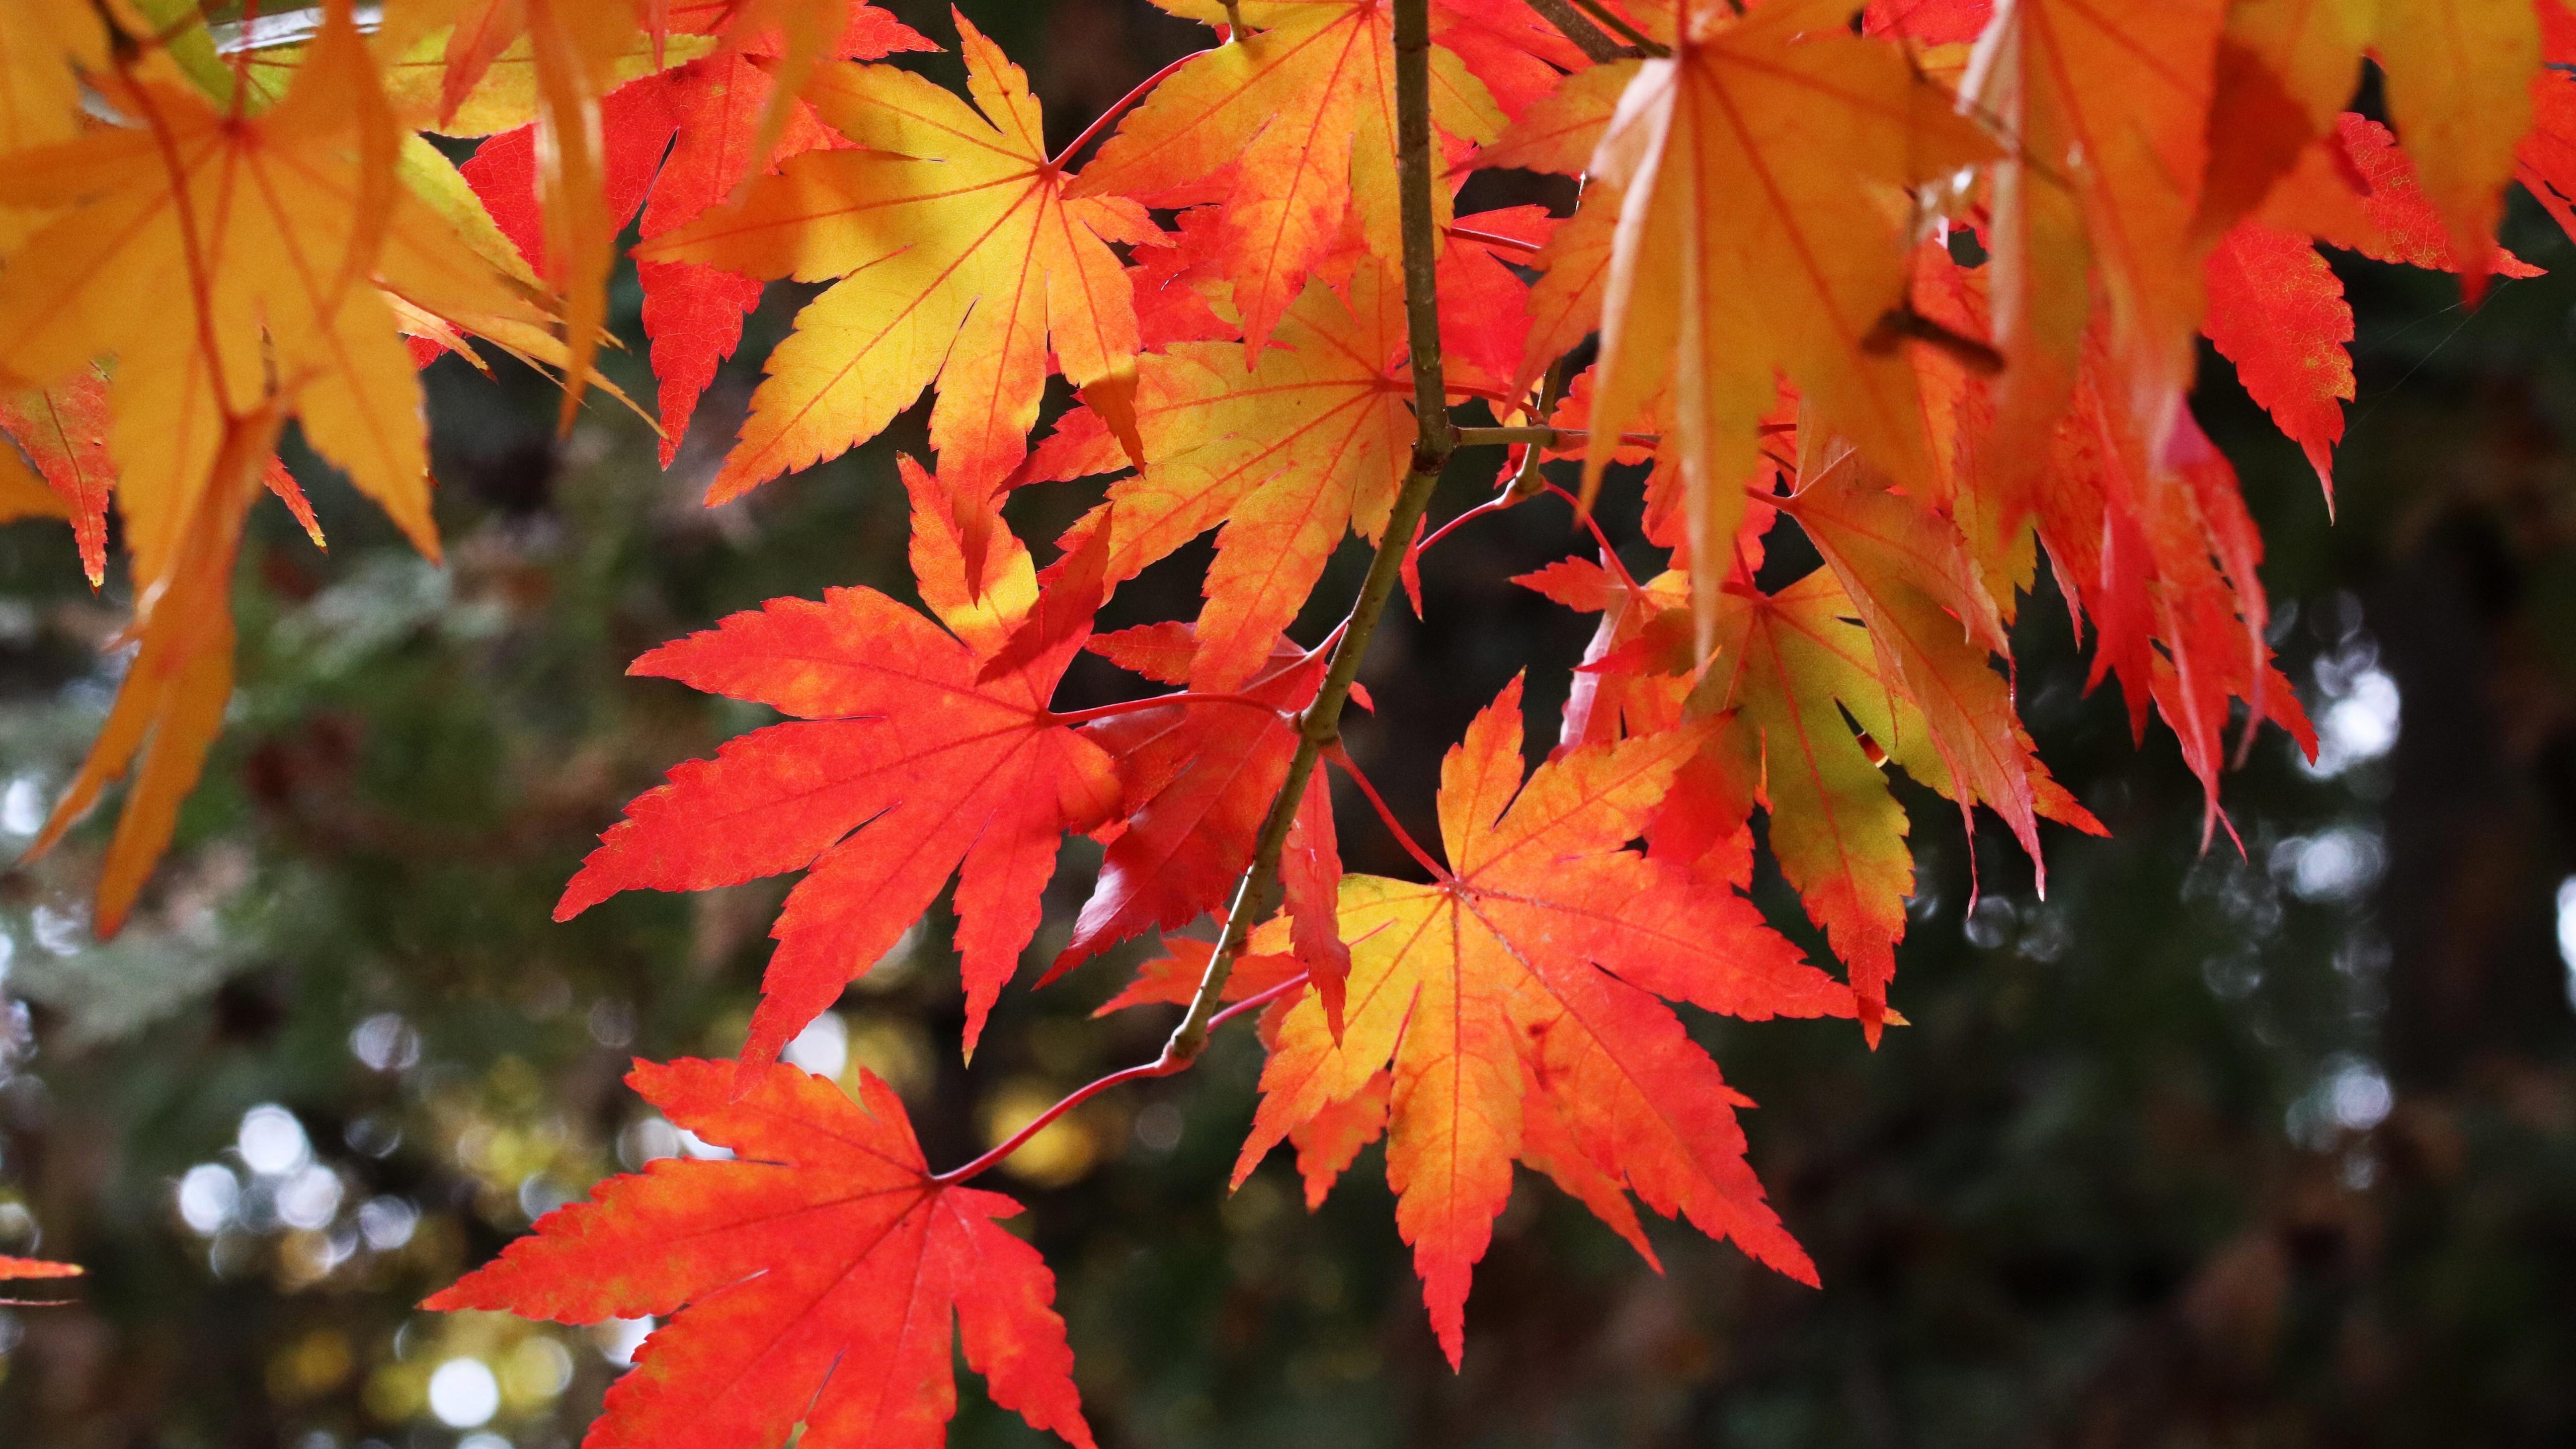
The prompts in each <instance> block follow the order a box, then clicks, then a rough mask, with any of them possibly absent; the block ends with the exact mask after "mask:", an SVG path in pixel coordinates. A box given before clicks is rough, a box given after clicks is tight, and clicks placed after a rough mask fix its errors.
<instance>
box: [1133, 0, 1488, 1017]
mask: <svg viewBox="0 0 2576 1449" xmlns="http://www.w3.org/2000/svg"><path fill="white" fill-rule="evenodd" d="M1395 113H1396V134H1395V149H1396V175H1397V182H1398V189H1399V200H1400V202H1401V205H1402V218H1403V227H1404V314H1405V331H1406V334H1407V337H1408V340H1409V342H1410V344H1411V349H1412V372H1413V415H1414V443H1413V465H1412V468H1411V470H1410V471H1409V472H1407V473H1406V475H1405V479H1404V487H1403V489H1402V490H1401V491H1400V492H1398V493H1397V494H1396V499H1395V508H1394V511H1393V512H1391V513H1390V514H1389V515H1388V516H1387V521H1386V528H1385V531H1384V532H1383V533H1381V534H1380V535H1379V536H1378V546H1377V556H1376V557H1375V558H1373V559H1371V560H1370V561H1369V571H1368V578H1367V580H1366V581H1365V582H1364V583H1362V584H1361V585H1360V595H1359V598H1358V600H1357V601H1356V602H1354V603H1353V604H1352V605H1351V613H1350V618H1349V620H1348V621H1347V622H1346V623H1345V624H1344V626H1343V629H1342V637H1341V642H1340V643H1339V644H1338V645H1337V646H1336V647H1335V648H1334V650H1333V662H1332V664H1331V665H1330V666H1329V667H1328V668H1327V669H1326V670H1325V672H1324V683H1323V686H1322V688H1320V689H1318V690H1317V691H1316V693H1315V701H1314V703H1312V704H1310V705H1308V706H1307V707H1306V710H1305V712H1304V713H1303V714H1301V715H1299V716H1298V719H1297V753H1296V754H1295V755H1294V756H1293V757H1291V758H1290V760H1289V761H1288V777H1287V778H1286V779H1284V780H1282V781H1281V782H1280V784H1279V793H1278V794H1277V795H1276V796H1274V797H1273V798H1272V799H1271V801H1270V813H1269V815H1268V816H1267V817H1266V818H1265V819H1263V821H1262V822H1261V833H1260V835H1259V836H1257V837H1255V839H1254V842H1253V850H1252V864H1251V865H1250V866H1249V867H1247V868H1246V869H1245V870H1244V873H1243V879H1242V881H1241V882H1240V883H1239V884H1238V885H1237V886H1236V887H1235V892H1234V901H1233V903H1232V905H1231V906H1230V907H1229V908H1228V910H1227V912H1226V918H1225V934H1224V936H1223V937H1221V938H1219V940H1218V942H1217V948H1216V950H1215V951H1214V952H1212V953H1211V954H1210V955H1209V957H1208V966H1207V974H1206V975H1205V976H1203V977H1201V978H1200V979H1199V989H1198V994H1197V995H1196V996H1194V997H1193V998H1191V1001H1190V1009H1189V1014H1188V1015H1186V1016H1184V1017H1182V1018H1181V1024H1180V1025H1179V1026H1178V1027H1176V1028H1174V1029H1173V1032H1172V1039H1171V1040H1170V1041H1169V1042H1168V1043H1166V1044H1165V1045H1164V1047H1163V1059H1164V1060H1165V1061H1167V1062H1188V1061H1190V1060H1192V1059H1194V1058H1196V1057H1197V1056H1198V1054H1199V1053H1200V1052H1201V1051H1203V1050H1205V1049H1206V1047H1207V1034H1208V1024H1209V1021H1210V1019H1211V1018H1213V1017H1214V1016H1215V1015H1216V1009H1217V1002H1218V1000H1219V999H1220V998H1221V997H1222V996H1223V995H1224V994H1225V983H1226V980H1227V978H1228V977H1229V976H1231V975H1232V974H1233V972H1234V963H1235V960H1236V958H1238V957H1240V956H1241V955H1242V954H1243V950H1244V946H1245V944H1246V943H1247V942H1248V941H1250V940H1251V938H1252V928H1253V927H1254V926H1257V925H1259V924H1260V923H1261V921H1262V919H1263V918H1264V917H1265V916H1267V915H1268V914H1269V898H1270V894H1271V891H1272V889H1273V888H1274V887H1275V886H1276V885H1277V884H1278V880H1279V859H1280V856H1281V854H1282V853H1283V852H1285V851H1286V849H1287V846H1288V828H1289V826H1290V825H1291V824H1293V823H1294V822H1295V821H1296V819H1297V807H1298V805H1299V803H1300V802H1301V801H1303V800H1304V799H1305V797H1306V782H1307V781H1308V780H1310V779H1312V778H1313V776H1314V773H1315V763H1316V761H1318V760H1319V759H1321V758H1322V757H1323V753H1324V750H1325V748H1326V747H1327V746H1330V745H1334V744H1337V743H1339V741H1340V740H1341V735H1342V731H1341V720H1342V706H1343V704H1344V703H1345V702H1346V701H1347V700H1348V699H1349V698H1350V694H1351V685H1352V684H1353V683H1354V682H1355V681H1356V680H1357V679H1358V678H1359V672H1360V660H1361V658H1362V656H1364V655H1365V654H1367V652H1368V644H1369V638H1370V636H1371V635H1373V634H1375V633H1376V632H1377V625H1378V620H1379V619H1380V618H1382V617H1384V615H1385V613H1386V605H1387V600H1388V599H1389V598H1390V597H1391V596H1393V594H1394V593H1395V587H1396V583H1397V581H1398V579H1399V578H1400V576H1401V575H1402V573H1403V569H1404V556H1405V551H1406V548H1407V546H1408V545H1409V544H1411V542H1412V541H1413V530H1414V526H1415V525H1416V524H1419V523H1420V522H1421V521H1422V514H1423V510H1424V509H1426V508H1428V507H1429V506H1430V504H1431V491H1432V489H1433V488H1435V487H1436V486H1438V484H1439V482H1440V471H1441V470H1442V469H1443V468H1445V467H1447V466H1448V464H1449V455H1450V454H1451V453H1453V452H1455V451H1456V450H1457V447H1458V430H1457V429H1456V428H1454V427H1451V426H1450V424H1449V394H1448V390H1447V388H1446V387H1445V386H1443V383H1442V378H1441V367H1440V288H1439V281H1438V264H1439V257H1440V229H1439V222H1438V220H1437V218H1436V216H1435V215H1434V213H1433V211H1432V207H1431V184H1432V177H1433V175H1434V173H1435V170H1436V168H1437V166H1438V164H1439V163H1438V160H1437V157H1436V155H1435V153H1434V152H1433V150H1432V146H1431V3H1430V0H1395Z"/></svg>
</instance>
